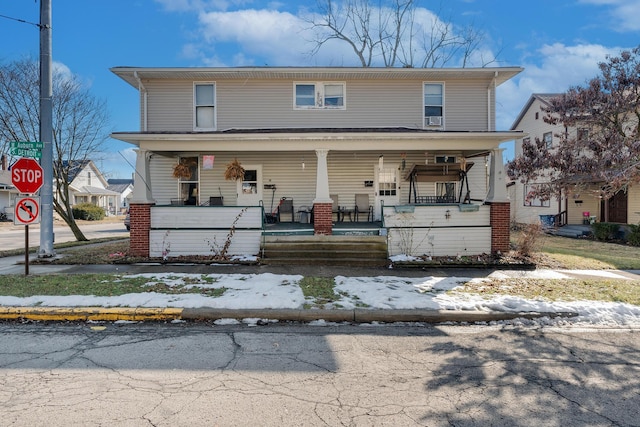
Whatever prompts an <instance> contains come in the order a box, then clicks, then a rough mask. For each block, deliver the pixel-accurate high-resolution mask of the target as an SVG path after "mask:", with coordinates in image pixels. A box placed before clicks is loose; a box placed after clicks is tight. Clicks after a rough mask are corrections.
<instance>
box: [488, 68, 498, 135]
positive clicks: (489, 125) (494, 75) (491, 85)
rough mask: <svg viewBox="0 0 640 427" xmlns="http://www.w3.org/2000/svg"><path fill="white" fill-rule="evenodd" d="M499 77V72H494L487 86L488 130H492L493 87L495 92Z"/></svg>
mask: <svg viewBox="0 0 640 427" xmlns="http://www.w3.org/2000/svg"><path fill="white" fill-rule="evenodd" d="M497 77H498V72H497V71H494V72H493V79H491V83H489V86H488V87H487V131H488V132H491V131H492V130H494V129H492V128H491V89H492V88H493V90H494V92H495V89H496V78H497Z"/></svg>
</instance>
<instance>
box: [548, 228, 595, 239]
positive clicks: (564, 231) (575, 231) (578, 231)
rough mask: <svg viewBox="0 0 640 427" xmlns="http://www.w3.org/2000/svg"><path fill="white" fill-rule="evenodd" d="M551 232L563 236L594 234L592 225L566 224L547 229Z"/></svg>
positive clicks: (575, 236)
mask: <svg viewBox="0 0 640 427" xmlns="http://www.w3.org/2000/svg"><path fill="white" fill-rule="evenodd" d="M547 232H548V233H549V234H553V235H555V236H561V237H574V238H577V237H586V236H589V235H591V234H592V231H591V226H590V225H564V226H562V227H559V228H554V229H551V230H549V231H547Z"/></svg>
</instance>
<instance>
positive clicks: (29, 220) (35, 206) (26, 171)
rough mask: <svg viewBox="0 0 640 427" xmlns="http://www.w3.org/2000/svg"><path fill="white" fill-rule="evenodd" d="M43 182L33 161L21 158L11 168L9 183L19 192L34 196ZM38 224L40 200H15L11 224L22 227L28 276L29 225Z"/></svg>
mask: <svg viewBox="0 0 640 427" xmlns="http://www.w3.org/2000/svg"><path fill="white" fill-rule="evenodd" d="M43 182H44V173H43V171H42V168H41V167H40V164H38V162H36V161H35V160H33V159H28V158H26V157H22V158H20V159H18V160H17V161H16V162H15V163H14V164H13V166H11V183H12V184H13V185H14V187H16V188H17V189H18V191H19V192H21V193H25V194H34V193H37V192H38V190H40V187H42V184H43ZM38 222H40V200H39V199H38V198H37V197H24V198H22V199H17V200H16V208H15V212H14V215H13V223H14V224H16V225H20V224H23V225H24V226H25V227H24V275H25V276H28V275H29V224H36V223H38Z"/></svg>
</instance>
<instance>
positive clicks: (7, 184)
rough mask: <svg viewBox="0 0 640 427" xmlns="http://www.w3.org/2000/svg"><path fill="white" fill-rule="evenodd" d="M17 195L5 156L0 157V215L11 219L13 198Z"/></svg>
mask: <svg viewBox="0 0 640 427" xmlns="http://www.w3.org/2000/svg"><path fill="white" fill-rule="evenodd" d="M17 195H18V190H16V188H15V187H14V186H13V184H12V182H11V172H10V171H9V170H8V167H7V157H6V156H4V155H3V156H2V158H1V159H0V214H4V215H0V217H2V218H6V219H7V220H13V209H14V208H13V207H14V200H15V198H16V196H17Z"/></svg>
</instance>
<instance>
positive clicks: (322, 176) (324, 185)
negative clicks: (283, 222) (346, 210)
mask: <svg viewBox="0 0 640 427" xmlns="http://www.w3.org/2000/svg"><path fill="white" fill-rule="evenodd" d="M328 153H329V150H327V149H326V148H320V149H317V150H316V157H317V159H318V166H317V173H316V198H315V199H314V200H313V232H314V234H325V235H329V234H332V233H333V229H332V215H331V210H332V208H333V200H331V197H329V169H328V167H327V154H328Z"/></svg>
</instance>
